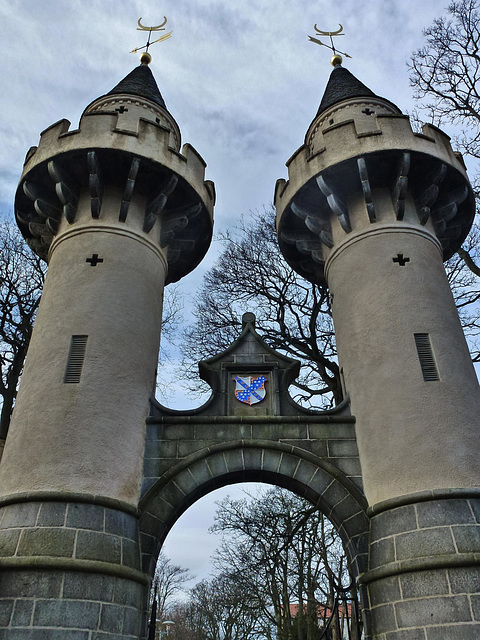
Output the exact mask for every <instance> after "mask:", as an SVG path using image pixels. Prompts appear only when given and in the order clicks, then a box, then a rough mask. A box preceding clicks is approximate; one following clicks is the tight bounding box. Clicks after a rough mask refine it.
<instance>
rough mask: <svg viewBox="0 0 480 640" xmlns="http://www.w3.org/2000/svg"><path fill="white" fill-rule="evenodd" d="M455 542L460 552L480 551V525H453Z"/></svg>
mask: <svg viewBox="0 0 480 640" xmlns="http://www.w3.org/2000/svg"><path fill="white" fill-rule="evenodd" d="M452 531H453V535H454V537H455V543H456V545H457V548H458V551H459V552H460V553H479V552H480V526H479V525H473V526H470V525H464V526H458V527H452Z"/></svg>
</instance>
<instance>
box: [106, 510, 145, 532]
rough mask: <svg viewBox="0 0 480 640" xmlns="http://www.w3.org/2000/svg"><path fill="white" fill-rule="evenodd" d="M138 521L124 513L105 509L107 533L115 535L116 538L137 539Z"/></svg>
mask: <svg viewBox="0 0 480 640" xmlns="http://www.w3.org/2000/svg"><path fill="white" fill-rule="evenodd" d="M137 528H138V520H137V518H135V516H132V515H130V514H128V513H124V512H123V511H116V510H114V509H105V533H113V534H114V535H116V536H123V537H125V538H130V540H136V539H137Z"/></svg>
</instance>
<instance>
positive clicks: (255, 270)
mask: <svg viewBox="0 0 480 640" xmlns="http://www.w3.org/2000/svg"><path fill="white" fill-rule="evenodd" d="M220 240H221V242H222V243H223V246H224V251H223V252H222V254H221V256H220V257H219V259H218V261H217V263H216V265H215V266H214V267H213V268H212V269H211V270H210V271H209V272H208V273H207V274H206V276H205V279H204V282H203V285H202V288H201V289H200V291H199V293H198V295H197V298H196V301H195V307H194V311H193V316H194V317H195V319H196V322H195V323H194V324H193V325H191V326H190V327H189V328H187V330H186V332H185V335H184V340H183V344H182V351H183V354H184V361H183V363H182V366H183V368H184V369H186V371H187V376H188V377H189V379H190V380H191V382H192V388H193V389H195V388H196V386H197V385H198V373H197V362H198V361H199V360H201V359H204V358H208V357H210V356H213V355H216V354H218V353H220V352H221V351H222V350H223V349H225V348H226V347H227V346H229V344H230V343H231V342H233V340H235V339H236V338H237V337H238V334H239V331H240V329H241V317H242V314H243V313H244V312H245V311H250V310H251V311H253V312H254V313H255V315H256V317H257V330H258V331H259V333H260V334H261V335H262V337H263V338H264V340H265V341H266V342H267V344H269V345H270V346H271V347H273V348H274V349H277V350H279V351H280V352H282V353H284V354H285V355H287V356H289V357H291V358H296V359H299V360H301V362H302V364H303V369H302V374H301V376H300V378H299V380H298V381H297V382H296V384H295V389H294V393H293V395H294V397H295V398H296V400H297V401H300V402H304V403H305V404H307V405H308V404H314V405H331V404H332V403H333V402H340V401H341V400H342V389H341V384H340V376H339V369H338V364H337V362H336V360H335V354H336V349H335V339H334V334H333V324H332V318H331V309H330V299H329V295H328V291H327V288H326V286H322V285H315V284H312V283H311V282H308V281H307V280H304V279H303V278H301V277H300V276H299V275H297V274H296V273H295V272H294V271H293V270H292V269H291V268H290V267H289V266H288V264H287V263H286V262H285V260H284V259H283V258H282V256H281V254H280V251H279V249H278V243H277V237H276V231H275V221H274V212H273V211H272V210H269V211H264V212H261V213H260V212H256V213H253V214H252V216H251V217H250V218H249V220H248V222H247V221H242V223H241V225H240V227H239V228H238V229H234V230H233V231H232V232H226V233H224V234H223V235H221V236H220Z"/></svg>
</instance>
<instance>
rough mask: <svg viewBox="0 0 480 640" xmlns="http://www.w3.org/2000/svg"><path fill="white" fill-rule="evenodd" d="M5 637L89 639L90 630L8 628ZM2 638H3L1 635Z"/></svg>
mask: <svg viewBox="0 0 480 640" xmlns="http://www.w3.org/2000/svg"><path fill="white" fill-rule="evenodd" d="M4 637H5V640H88V639H89V637H90V632H89V631H78V630H72V629H8V631H6V635H5V636H4ZM0 638H1V640H3V638H2V637H1V636H0ZM105 640H107V639H106V638H105ZM108 640H111V639H110V638H109V639H108ZM122 640H123V639H122Z"/></svg>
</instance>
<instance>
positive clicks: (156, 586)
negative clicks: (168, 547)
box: [150, 553, 194, 620]
mask: <svg viewBox="0 0 480 640" xmlns="http://www.w3.org/2000/svg"><path fill="white" fill-rule="evenodd" d="M193 577H194V576H192V575H190V573H189V571H188V569H184V568H183V567H180V566H179V565H176V564H172V562H171V560H170V559H169V558H167V556H166V555H165V554H164V553H160V555H159V556H158V560H157V566H156V567H155V574H154V576H153V582H152V591H151V596H150V601H151V602H150V604H151V605H152V604H153V600H154V599H155V600H156V614H157V618H159V619H160V620H163V619H165V616H166V613H167V609H168V606H169V604H172V603H173V601H174V597H175V596H176V595H178V593H179V592H181V591H182V590H183V589H184V586H185V583H186V582H188V581H189V580H192V579H193Z"/></svg>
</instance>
